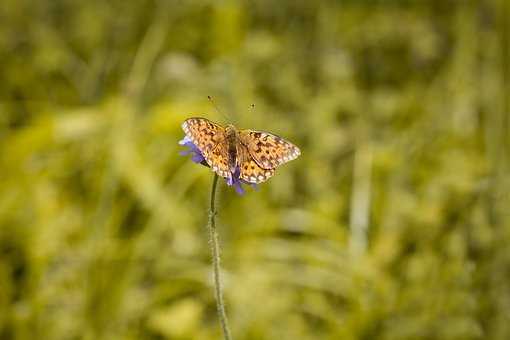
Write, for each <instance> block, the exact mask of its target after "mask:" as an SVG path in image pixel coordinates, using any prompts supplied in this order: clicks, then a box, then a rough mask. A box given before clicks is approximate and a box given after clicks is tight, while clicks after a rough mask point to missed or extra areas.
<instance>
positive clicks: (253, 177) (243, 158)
mask: <svg viewBox="0 0 510 340" xmlns="http://www.w3.org/2000/svg"><path fill="white" fill-rule="evenodd" d="M236 154H237V165H238V166H239V170H240V174H239V178H241V179H242V180H244V181H246V182H248V183H262V182H265V181H267V180H268V179H269V178H270V177H272V176H273V175H274V172H275V171H274V169H262V168H261V167H260V166H259V165H258V164H257V162H255V160H254V159H253V158H252V157H251V155H250V152H249V151H248V148H247V147H246V146H244V145H243V144H242V143H239V144H237V150H236Z"/></svg>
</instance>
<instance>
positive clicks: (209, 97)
mask: <svg viewBox="0 0 510 340" xmlns="http://www.w3.org/2000/svg"><path fill="white" fill-rule="evenodd" d="M207 99H209V101H210V102H211V105H212V106H213V107H214V109H215V110H216V112H217V113H218V114H219V115H220V116H222V117H223V118H225V119H226V120H227V122H231V121H232V119H231V117H229V116H227V115H226V114H224V113H223V112H221V111H220V109H219V108H218V106H217V105H216V103H215V102H214V100H213V98H212V97H211V96H207Z"/></svg>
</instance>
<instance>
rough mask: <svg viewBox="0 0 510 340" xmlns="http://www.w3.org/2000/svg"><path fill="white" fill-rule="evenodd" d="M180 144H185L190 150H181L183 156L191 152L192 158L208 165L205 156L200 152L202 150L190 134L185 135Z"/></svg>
mask: <svg viewBox="0 0 510 340" xmlns="http://www.w3.org/2000/svg"><path fill="white" fill-rule="evenodd" d="M179 145H183V146H185V147H187V148H188V150H184V151H181V152H179V154H180V155H181V156H187V155H189V154H191V155H192V156H191V160H192V161H193V162H195V163H199V164H203V165H206V166H208V165H207V163H206V161H205V158H204V156H202V153H201V152H200V150H199V149H198V148H197V146H196V145H195V143H193V142H192V141H191V139H190V138H189V137H188V136H185V137H184V138H183V139H182V140H181V141H179ZM204 163H205V164H204Z"/></svg>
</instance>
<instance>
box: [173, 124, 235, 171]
mask: <svg viewBox="0 0 510 340" xmlns="http://www.w3.org/2000/svg"><path fill="white" fill-rule="evenodd" d="M182 129H183V130H184V133H185V134H186V136H188V137H189V138H190V139H191V141H192V142H193V144H195V146H196V147H197V148H198V149H199V150H200V152H201V153H202V155H203V156H204V158H205V161H206V162H207V164H209V166H210V167H211V169H212V170H213V171H214V172H216V173H217V174H218V175H219V176H221V177H229V176H230V172H229V171H228V148H227V144H226V141H225V129H224V128H223V127H222V126H221V125H218V124H216V123H213V122H211V121H210V120H208V119H205V118H189V119H186V120H185V121H184V123H182Z"/></svg>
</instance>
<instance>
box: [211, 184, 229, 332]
mask: <svg viewBox="0 0 510 340" xmlns="http://www.w3.org/2000/svg"><path fill="white" fill-rule="evenodd" d="M217 184H218V175H216V174H214V179H213V184H212V189H211V210H210V211H209V244H210V246H211V252H212V262H213V276H214V292H215V295H216V308H217V310H218V318H219V319H220V324H221V329H222V331H223V337H224V339H225V340H231V339H232V336H231V335H230V329H229V328H228V321H227V313H226V312H225V303H224V301H223V292H222V289H221V278H220V245H219V242H218V232H217V231H216V206H215V202H216V187H217Z"/></svg>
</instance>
